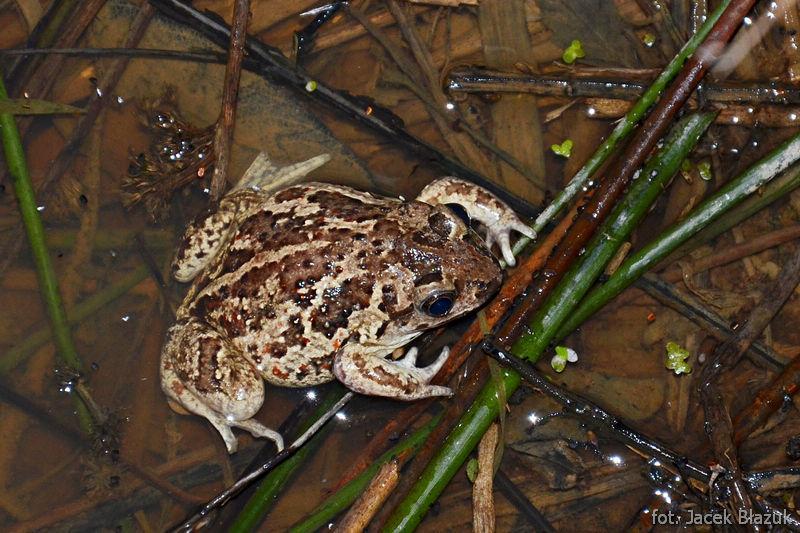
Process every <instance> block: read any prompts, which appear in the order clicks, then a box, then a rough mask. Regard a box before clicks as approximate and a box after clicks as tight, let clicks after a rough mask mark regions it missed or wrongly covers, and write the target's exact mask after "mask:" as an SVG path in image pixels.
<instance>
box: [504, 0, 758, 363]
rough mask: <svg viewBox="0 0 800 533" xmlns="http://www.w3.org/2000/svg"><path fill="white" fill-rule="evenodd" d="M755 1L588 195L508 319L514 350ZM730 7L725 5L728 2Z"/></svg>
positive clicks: (733, 17)
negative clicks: (541, 272) (517, 340)
mask: <svg viewBox="0 0 800 533" xmlns="http://www.w3.org/2000/svg"><path fill="white" fill-rule="evenodd" d="M753 3H754V0H736V1H733V2H731V3H730V4H729V5H728V8H727V9H726V10H725V12H724V13H723V14H722V16H720V17H719V20H717V22H716V24H714V27H713V28H712V29H711V31H710V32H708V36H707V38H706V40H705V41H704V42H703V45H702V47H700V48H698V50H697V52H696V53H695V54H694V55H692V57H691V58H689V59H688V60H687V61H686V64H685V65H684V66H683V69H682V70H681V72H680V74H679V75H678V76H677V77H676V79H675V81H674V82H673V83H672V84H671V85H670V86H669V88H668V90H667V91H666V92H665V94H664V95H663V96H662V97H661V98H660V99H659V100H658V102H657V103H656V104H655V106H654V107H653V110H652V111H651V112H650V114H649V115H648V116H647V119H646V120H645V121H644V122H643V123H642V124H641V125H640V126H639V128H638V129H637V130H636V133H635V135H634V136H633V138H632V139H631V140H630V141H629V142H628V144H627V145H626V147H625V149H624V150H623V151H622V153H621V154H620V155H618V156H617V157H615V159H614V162H613V164H612V165H610V166H609V167H608V168H606V169H605V170H604V172H603V174H602V176H601V177H598V178H597V180H596V181H598V183H599V185H598V186H597V187H596V188H595V189H594V190H593V191H592V195H591V197H587V199H586V202H585V205H583V210H582V211H581V212H580V213H578V216H577V217H575V219H574V220H573V222H572V225H571V226H570V229H569V231H568V232H567V234H566V235H565V236H564V238H563V239H562V240H561V242H560V243H559V244H558V246H557V247H556V249H555V250H554V251H553V253H552V254H551V255H550V257H549V258H548V259H547V262H546V263H545V265H544V271H545V272H548V271H549V272H550V273H551V275H549V276H539V277H537V278H536V279H535V280H534V281H533V283H532V284H531V287H529V290H528V292H527V293H526V295H525V297H524V298H523V300H522V301H521V302H520V303H519V305H518V306H517V308H516V309H515V310H514V313H512V315H511V316H510V317H509V319H508V320H507V321H506V324H505V327H504V328H503V330H502V331H501V332H500V333H499V334H498V342H500V343H501V344H503V346H504V347H506V348H507V347H509V346H510V345H511V344H512V343H513V342H514V340H515V339H516V338H517V337H519V336H520V335H521V334H522V333H523V332H524V331H525V327H526V326H527V324H528V323H530V321H531V318H532V317H531V315H532V313H534V312H536V310H537V309H538V308H539V307H540V306H541V304H542V302H543V300H544V298H546V297H547V295H548V294H549V293H550V292H551V291H552V290H553V288H554V287H555V286H556V285H557V284H558V283H559V282H560V281H561V279H562V278H563V276H564V274H565V273H566V272H567V270H568V269H569V268H570V267H571V266H572V263H573V262H574V261H575V260H576V258H577V257H578V256H579V255H580V254H581V253H582V252H583V250H584V249H585V246H586V244H587V242H588V241H589V239H590V238H591V237H592V236H593V235H594V233H595V231H596V230H597V227H598V226H599V225H600V223H602V221H603V220H604V219H605V218H606V217H607V216H608V214H609V213H610V211H611V210H612V209H613V208H614V205H615V203H616V201H617V199H618V198H619V197H620V196H621V195H622V192H623V191H624V190H625V187H627V185H628V183H629V182H630V180H631V179H632V178H633V177H634V175H635V173H636V171H637V170H638V169H639V168H640V166H641V165H642V164H643V163H644V161H645V159H646V158H647V157H648V156H649V155H650V153H651V151H652V150H653V149H654V148H655V147H656V144H657V143H658V141H659V139H660V138H661V137H662V136H663V135H664V134H665V133H666V132H667V128H668V127H669V124H670V122H671V121H672V120H673V118H675V116H676V115H677V113H678V111H679V110H680V108H681V107H682V106H683V104H684V103H685V102H686V101H687V100H688V99H689V96H690V95H691V94H692V92H693V91H694V89H695V88H696V87H697V86H698V85H699V83H700V80H701V79H702V77H703V75H704V74H705V73H706V72H707V71H708V69H709V68H711V66H712V65H713V63H714V61H715V59H716V57H717V56H718V55H719V53H720V52H721V50H722V48H724V46H725V43H727V42H728V41H729V40H730V38H731V37H732V36H733V34H734V32H735V30H736V29H737V28H738V27H739V26H740V25H741V22H742V19H743V18H744V17H745V16H746V15H747V13H748V12H749V10H750V8H751V7H752V5H753ZM723 5H724V4H723Z"/></svg>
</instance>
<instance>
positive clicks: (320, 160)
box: [228, 152, 331, 195]
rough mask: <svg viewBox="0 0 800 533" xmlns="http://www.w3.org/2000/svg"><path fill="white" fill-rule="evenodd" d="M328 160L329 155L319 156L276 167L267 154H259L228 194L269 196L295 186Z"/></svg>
mask: <svg viewBox="0 0 800 533" xmlns="http://www.w3.org/2000/svg"><path fill="white" fill-rule="evenodd" d="M330 159H331V156H330V154H320V155H317V156H314V157H312V158H311V159H307V160H305V161H301V162H300V163H295V164H293V165H287V166H285V167H276V166H275V165H274V164H273V163H272V161H270V160H269V156H268V155H267V153H266V152H261V153H260V154H258V156H256V158H255V159H254V160H253V162H252V163H251V164H250V167H248V169H247V170H246V171H245V173H244V174H243V175H242V177H241V178H240V179H239V182H238V183H237V184H236V185H235V186H234V187H233V189H231V191H230V192H229V193H228V194H233V193H235V192H238V191H242V190H251V191H256V192H260V193H264V194H266V195H270V194H272V193H274V192H276V191H278V190H279V189H283V188H285V187H289V186H291V185H295V184H296V183H297V182H299V181H301V180H303V179H304V178H305V177H306V175H308V174H309V173H310V172H311V171H313V170H316V169H318V168H319V167H321V166H322V165H324V164H325V163H327V162H328V161H330Z"/></svg>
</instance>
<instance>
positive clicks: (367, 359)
mask: <svg viewBox="0 0 800 533" xmlns="http://www.w3.org/2000/svg"><path fill="white" fill-rule="evenodd" d="M448 354H449V351H448V350H447V349H445V350H443V351H442V353H441V355H440V356H439V357H438V359H437V360H436V361H434V362H433V363H432V364H431V365H429V366H427V367H424V368H418V367H417V366H415V362H416V349H414V348H412V349H411V350H410V351H409V352H408V354H407V355H406V357H405V358H403V359H401V360H399V361H390V360H387V359H385V358H384V357H382V356H380V355H376V354H371V353H370V352H369V351H367V350H365V348H364V347H363V346H359V345H358V344H352V345H351V344H347V345H345V346H344V347H343V348H342V349H341V350H340V351H339V352H338V353H337V354H336V356H335V358H334V363H333V372H334V374H335V375H336V378H337V379H338V380H339V381H341V382H342V383H343V384H344V385H345V386H347V387H348V388H349V389H351V390H353V391H355V392H359V393H361V394H368V395H370V396H384V397H388V398H395V399H397V400H417V399H420V398H428V397H430V396H449V395H450V394H452V391H451V390H450V389H448V388H447V387H440V386H437V385H430V384H429V383H430V380H431V379H433V376H435V375H436V372H438V371H439V369H440V368H441V366H442V365H443V364H444V362H445V361H446V360H447V356H448Z"/></svg>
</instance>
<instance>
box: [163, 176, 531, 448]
mask: <svg viewBox="0 0 800 533" xmlns="http://www.w3.org/2000/svg"><path fill="white" fill-rule="evenodd" d="M287 168H288V167H287ZM284 170H285V169H284ZM267 174H268V175H267ZM267 174H265V175H262V176H257V177H256V178H253V177H251V178H249V179H247V180H245V181H246V182H245V183H240V184H239V185H238V186H237V187H236V188H235V189H234V190H232V191H231V192H230V193H228V194H227V195H226V196H225V197H224V198H223V199H222V201H221V202H220V204H219V207H218V209H217V210H216V211H215V212H213V213H211V214H208V215H207V216H205V217H204V218H202V219H199V220H198V221H196V222H195V223H193V224H192V225H191V226H190V227H189V229H188V230H187V232H186V234H185V236H184V239H183V242H182V245H181V247H180V249H179V251H178V253H177V256H176V258H175V260H174V263H173V274H174V276H175V278H176V279H177V280H178V281H182V282H187V281H191V280H193V283H192V286H191V289H190V290H189V293H188V295H187V296H186V298H185V299H184V301H183V303H182V304H181V306H180V308H179V309H178V312H177V323H176V324H175V325H174V326H173V327H172V328H171V329H170V330H169V333H168V335H167V341H166V343H165V346H164V349H163V352H162V356H161V383H162V388H163V389H164V392H165V393H166V394H167V396H169V398H170V399H171V400H172V401H173V402H174V403H173V404H172V405H173V407H176V406H175V404H178V406H182V407H183V408H185V409H186V410H188V411H190V412H192V413H195V414H198V415H201V416H203V417H205V418H207V419H208V420H209V421H210V422H211V423H212V424H213V425H214V427H215V428H216V429H217V430H218V431H219V433H220V434H221V435H222V438H223V439H224V440H225V444H226V445H227V448H228V451H229V452H231V453H232V452H234V451H235V450H236V446H237V442H236V438H235V437H234V435H233V432H232V431H231V427H234V426H235V427H239V428H242V429H245V430H247V431H249V432H250V433H252V434H253V435H254V436H256V437H267V438H270V439H272V440H274V441H275V443H276V445H277V446H278V448H282V446H283V441H282V439H281V436H280V435H279V434H278V433H277V432H275V431H273V430H271V429H269V428H267V427H265V426H264V425H262V424H261V423H259V422H258V421H256V420H255V419H254V418H253V416H254V415H255V414H256V412H257V411H258V410H259V409H260V408H261V405H262V403H263V401H264V385H263V381H267V382H269V383H272V384H274V385H281V386H288V387H305V386H309V385H316V384H319V383H325V382H328V381H331V380H333V379H334V378H335V379H338V380H339V381H341V382H342V383H343V384H344V385H346V386H347V387H349V388H350V389H352V390H354V391H356V392H360V393H363V394H369V395H375V396H385V397H390V398H396V399H400V400H415V399H418V398H425V397H429V396H444V395H448V394H450V389H448V388H446V387H441V386H435V385H430V384H429V382H430V380H431V379H432V378H433V376H434V375H435V374H436V372H437V371H438V370H439V368H441V366H442V364H444V362H445V360H446V359H447V356H448V351H447V349H445V350H444V351H443V352H442V353H441V355H440V356H439V357H438V358H437V359H436V361H435V362H434V363H432V364H431V365H429V366H427V367H424V368H419V367H417V366H416V365H415V360H416V353H417V352H416V349H414V348H412V349H411V350H409V351H408V352H407V353H406V355H405V356H404V357H403V358H402V359H400V360H396V361H394V360H390V359H387V358H386V357H387V356H388V355H389V354H391V353H392V352H393V351H394V350H395V349H396V348H399V347H402V346H404V345H406V344H407V343H409V342H410V341H411V340H412V339H414V338H415V337H417V336H418V335H419V334H420V333H421V332H423V331H425V330H427V329H430V328H433V327H436V326H438V325H440V324H442V323H444V322H447V321H449V320H452V319H454V318H456V317H458V316H461V315H463V314H465V313H468V312H470V311H473V310H475V309H477V308H478V307H480V306H481V305H482V304H483V303H485V302H486V300H487V299H488V298H489V297H490V296H491V295H492V294H493V292H494V291H495V290H496V289H497V288H498V286H499V285H500V283H501V278H502V271H501V268H500V265H499V263H498V261H497V260H496V259H495V258H494V256H493V255H492V253H491V252H490V251H489V247H488V246H487V245H486V243H484V242H482V241H481V239H480V238H479V237H477V236H476V235H475V234H474V232H473V231H471V230H470V229H469V228H468V227H467V226H466V225H465V224H464V222H462V221H461V219H460V218H459V217H458V216H456V215H455V214H454V212H453V211H451V210H450V209H449V208H448V207H446V206H445V204H460V205H461V206H463V208H464V209H465V210H466V212H467V213H468V214H469V216H470V217H471V218H473V219H476V220H477V221H479V222H481V224H482V225H483V226H484V227H485V228H486V230H487V236H488V237H487V242H489V243H491V242H497V243H498V244H499V246H500V248H501V251H502V253H503V255H504V257H505V258H506V261H507V262H508V263H510V264H513V255H512V254H511V251H510V247H509V232H510V231H511V230H516V231H518V232H521V233H523V234H526V235H529V236H533V235H532V232H531V230H530V229H529V228H528V227H527V226H525V225H524V224H523V223H522V222H520V221H519V220H518V219H517V217H516V215H515V214H514V213H513V212H512V211H511V209H510V208H509V207H508V206H507V205H505V204H504V203H503V202H501V201H500V200H499V199H497V198H496V197H495V196H494V195H492V194H491V193H489V192H488V191H486V190H485V189H483V188H481V187H478V186H476V185H473V184H471V183H468V182H465V181H461V180H458V179H455V178H443V179H440V180H438V181H435V182H433V183H432V184H430V185H428V186H427V187H426V188H425V189H424V190H423V191H422V193H421V194H420V196H419V197H418V198H417V199H416V200H414V201H403V200H400V199H395V198H384V197H378V196H374V195H372V194H369V193H366V192H361V191H358V190H355V189H352V188H349V187H344V186H339V185H330V184H326V183H305V184H302V185H295V186H291V187H288V188H286V189H284V190H281V191H279V192H277V193H274V194H267V193H264V192H261V187H260V185H262V184H263V183H266V182H269V181H270V179H271V177H272V174H273V173H267ZM176 410H178V409H177V408H176Z"/></svg>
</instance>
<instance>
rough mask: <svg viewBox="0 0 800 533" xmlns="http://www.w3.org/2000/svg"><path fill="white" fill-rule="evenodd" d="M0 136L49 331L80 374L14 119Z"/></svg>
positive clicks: (0, 125) (0, 93)
mask: <svg viewBox="0 0 800 533" xmlns="http://www.w3.org/2000/svg"><path fill="white" fill-rule="evenodd" d="M7 99H8V94H7V93H6V87H5V84H4V83H3V80H2V75H0V100H7ZM0 134H1V135H2V138H3V151H4V154H5V158H6V165H7V166H8V171H9V175H10V176H11V181H12V183H13V184H14V193H15V194H16V197H17V205H18V206H19V212H20V215H21V216H22V222H23V224H24V226H25V232H26V233H27V235H28V243H29V244H30V247H31V253H32V255H33V260H34V263H35V264H36V274H37V276H38V278H39V288H40V290H41V295H42V299H43V300H44V305H45V308H46V310H47V315H48V317H49V319H50V328H51V329H52V332H53V338H54V340H55V344H56V350H57V352H58V355H59V357H60V358H61V360H62V361H63V362H64V364H66V365H67V366H68V367H69V368H71V369H72V370H74V371H76V372H80V371H81V369H82V367H83V365H82V363H81V360H80V357H78V352H77V350H76V349H75V344H74V342H73V341H72V333H71V332H70V329H69V324H68V322H67V316H66V313H65V312H64V304H63V302H62V301H61V293H60V291H59V289H58V280H57V279H56V273H55V269H53V264H52V263H51V262H50V254H49V253H48V251H47V245H46V244H45V238H44V226H43V225H42V219H41V218H40V217H39V211H38V210H37V209H36V208H37V204H36V196H35V194H34V191H33V185H32V184H31V180H30V175H29V173H28V164H27V162H26V160H25V151H24V150H23V148H22V139H21V138H20V135H19V130H18V129H17V124H16V121H15V120H14V116H13V115H10V114H8V113H0ZM74 398H75V401H76V402H77V403H76V406H77V412H78V418H79V420H80V423H81V428H82V429H83V430H84V431H85V432H87V433H89V434H91V433H92V432H93V427H94V424H93V422H92V419H91V415H90V414H89V411H88V410H87V409H86V405H85V404H84V403H83V402H81V401H80V400H79V399H78V397H77V396H74Z"/></svg>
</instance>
